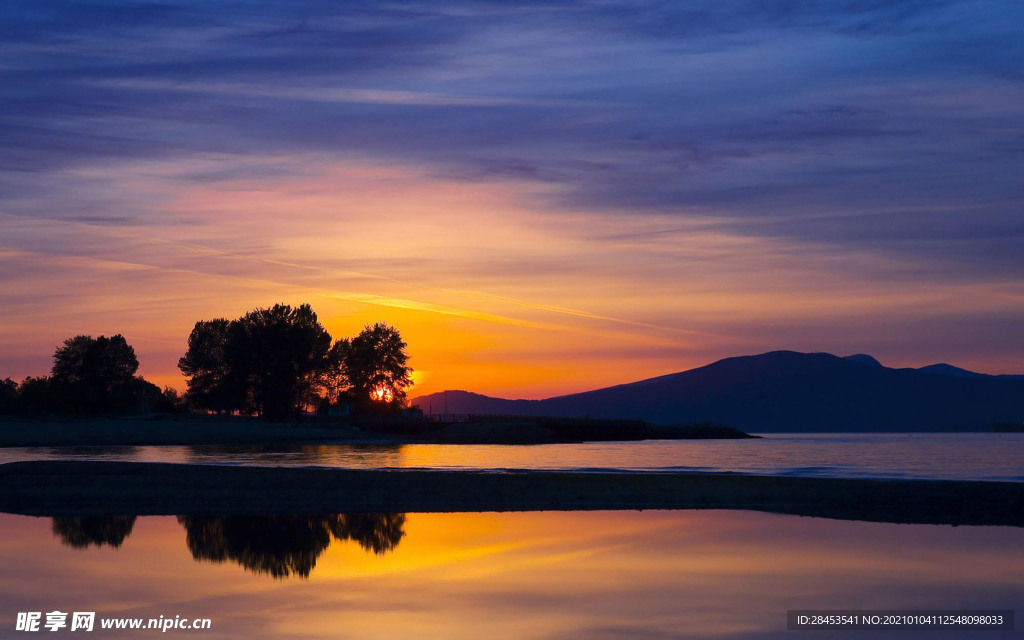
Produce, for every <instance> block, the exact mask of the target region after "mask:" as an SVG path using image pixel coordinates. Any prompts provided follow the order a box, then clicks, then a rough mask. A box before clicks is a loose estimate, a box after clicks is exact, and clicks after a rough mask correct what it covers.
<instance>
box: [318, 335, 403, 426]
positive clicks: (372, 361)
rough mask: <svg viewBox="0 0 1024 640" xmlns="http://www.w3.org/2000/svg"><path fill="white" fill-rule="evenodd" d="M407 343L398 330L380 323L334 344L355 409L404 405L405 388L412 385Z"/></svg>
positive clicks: (369, 409)
mask: <svg viewBox="0 0 1024 640" xmlns="http://www.w3.org/2000/svg"><path fill="white" fill-rule="evenodd" d="M407 346H408V345H407V344H406V343H405V341H404V340H402V335H401V334H400V333H399V332H398V329H396V328H394V327H392V326H389V325H388V324H386V323H383V322H378V323H376V324H374V325H372V326H371V325H367V326H366V327H364V328H363V330H362V331H361V332H360V333H359V335H357V336H356V337H354V338H351V339H348V340H339V341H338V342H336V343H335V344H334V347H333V349H332V351H333V352H334V353H333V357H334V358H336V359H337V361H338V362H340V363H341V370H342V372H343V374H344V376H345V379H346V380H347V382H348V395H349V398H350V400H351V401H352V402H353V403H354V404H355V408H356V410H357V411H360V412H366V411H370V412H372V411H374V410H375V409H382V408H389V409H396V408H399V407H402V406H404V405H405V400H406V389H408V388H409V387H410V386H412V368H411V367H409V365H408V361H409V356H408V355H407V354H406V352H405V348H406V347H407Z"/></svg>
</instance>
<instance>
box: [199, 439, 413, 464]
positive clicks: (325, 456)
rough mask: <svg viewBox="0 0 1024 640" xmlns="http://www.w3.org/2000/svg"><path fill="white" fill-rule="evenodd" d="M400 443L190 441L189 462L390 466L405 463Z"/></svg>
mask: <svg viewBox="0 0 1024 640" xmlns="http://www.w3.org/2000/svg"><path fill="white" fill-rule="evenodd" d="M402 446H403V445H398V444H380V443H374V444H346V445H331V444H285V445H190V446H187V447H184V450H185V452H186V455H185V458H184V461H185V462H189V463H197V464H204V463H214V464H223V463H225V462H229V463H232V464H236V463H239V462H240V463H242V464H260V465H268V466H277V465H284V466H320V467H343V468H344V467H355V468H364V469H376V468H388V467H394V466H402V465H401V450H402Z"/></svg>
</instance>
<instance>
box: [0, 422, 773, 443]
mask: <svg viewBox="0 0 1024 640" xmlns="http://www.w3.org/2000/svg"><path fill="white" fill-rule="evenodd" d="M752 437H755V436H750V435H748V434H746V433H743V432H742V431H739V430H737V429H732V428H729V427H725V426H720V425H712V424H698V425H678V426H664V425H654V424H649V423H646V422H643V421H642V420H591V419H587V418H543V417H524V418H509V417H498V416H493V417H483V416H481V417H480V419H477V420H473V421H463V422H449V423H446V422H437V421H434V420H425V419H419V420H417V419H412V420H408V419H397V418H373V417H367V418H364V419H355V418H354V419H350V420H334V421H332V420H329V419H325V420H318V419H316V418H304V419H297V420H295V421H293V422H290V423H283V422H270V421H266V420H260V419H257V418H243V417H238V416H222V417H220V416H173V415H159V414H158V415H155V416H153V417H150V418H138V417H132V418H107V419H104V418H92V419H72V420H57V419H49V420H27V419H18V418H7V419H0V447H84V446H155V445H182V446H187V445H210V444H226V445H232V444H238V445H280V444H304V443H308V444H315V443H322V442H393V443H399V444H406V443H432V444H558V443H571V442H586V441H600V440H605V441H608V440H616V441H621V440H646V439H652V438H657V439H673V440H689V439H711V438H714V439H718V438H725V439H731V438H752Z"/></svg>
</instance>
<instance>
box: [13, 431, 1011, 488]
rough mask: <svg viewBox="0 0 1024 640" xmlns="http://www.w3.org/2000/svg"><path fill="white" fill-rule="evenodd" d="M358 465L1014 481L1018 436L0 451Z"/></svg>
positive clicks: (29, 456)
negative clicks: (726, 472) (710, 472)
mask: <svg viewBox="0 0 1024 640" xmlns="http://www.w3.org/2000/svg"><path fill="white" fill-rule="evenodd" d="M69 458H74V459H95V460H126V461H140V462H141V461H146V462H174V463H185V464H244V465H264V466H323V467H346V468H358V469H391V468H421V469H486V470H505V469H524V470H531V469H532V470H539V469H565V470H581V469H582V470H588V469H590V470H596V469H602V470H608V469H612V470H621V471H632V472H660V473H670V472H696V471H714V472H723V471H731V472H737V473H750V474H764V475H793V476H820V477H856V478H921V479H959V480H1006V481H1014V482H1024V434H1022V433H1002V434H1000V433H955V434H921V433H915V434H905V433H904V434H899V433H896V434H893V433H887V434H860V433H858V434H770V435H766V436H764V437H763V438H762V439H758V440H654V441H643V442H596V443H583V444H553V445H432V444H417V445H382V444H358V445H353V444H331V443H325V444H319V445H304V446H276V447H244V446H194V447H179V446H171V447H77V448H73V447H53V448H34V447H21V448H7V449H0V463H2V462H13V461H18V460H55V459H69Z"/></svg>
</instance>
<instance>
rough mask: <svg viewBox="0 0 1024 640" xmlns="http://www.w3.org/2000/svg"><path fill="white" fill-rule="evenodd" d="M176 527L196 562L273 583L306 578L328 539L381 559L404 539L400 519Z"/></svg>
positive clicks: (214, 520) (223, 519)
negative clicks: (226, 565)
mask: <svg viewBox="0 0 1024 640" xmlns="http://www.w3.org/2000/svg"><path fill="white" fill-rule="evenodd" d="M178 522H180V523H181V524H182V525H183V526H184V527H185V532H186V536H187V539H186V542H187V544H188V548H189V551H191V552H192V556H193V557H194V558H196V559H197V560H210V561H213V562H224V561H226V560H232V561H234V562H237V563H238V564H240V565H242V566H243V567H245V568H246V569H248V570H250V571H252V572H254V573H260V574H264V573H265V574H270V575H271V576H273V577H275V578H284V577H288V576H290V575H292V574H295V575H298V576H301V577H303V578H305V577H308V576H309V574H310V572H311V571H312V570H313V567H315V566H316V561H317V558H318V557H319V556H320V554H321V553H323V551H324V550H325V549H326V548H327V547H328V545H330V543H331V538H332V536H333V537H334V538H336V539H338V540H355V541H356V542H358V543H359V545H360V546H362V547H363V548H364V549H366V550H367V551H373V552H374V553H378V554H383V553H387V552H388V551H392V550H394V548H395V547H397V546H398V542H399V541H400V540H401V539H402V536H404V535H405V532H404V531H403V529H402V527H403V525H404V524H405V515H404V514H357V515H345V514H343V515H333V516H300V515H287V516H179V517H178Z"/></svg>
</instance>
